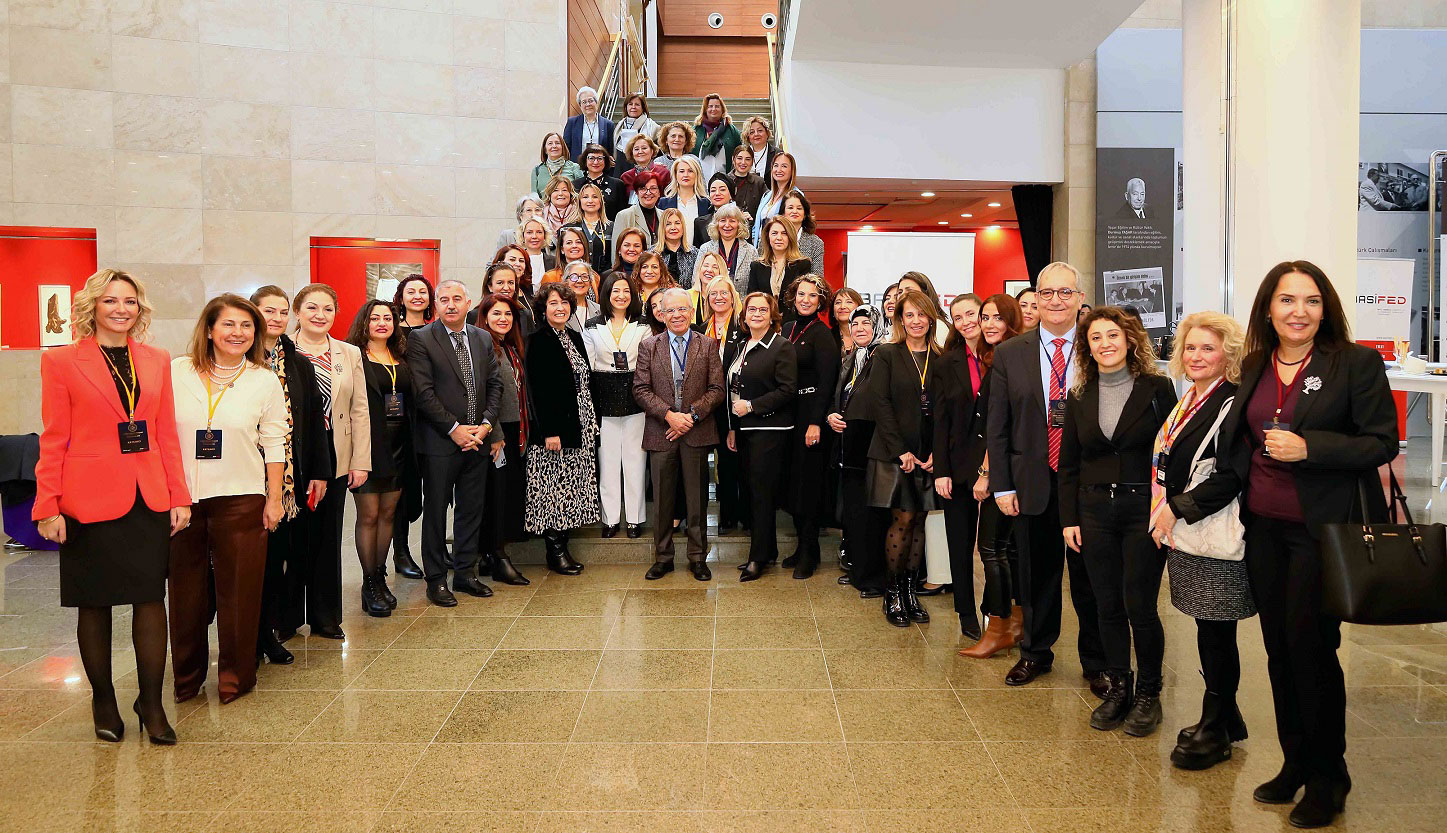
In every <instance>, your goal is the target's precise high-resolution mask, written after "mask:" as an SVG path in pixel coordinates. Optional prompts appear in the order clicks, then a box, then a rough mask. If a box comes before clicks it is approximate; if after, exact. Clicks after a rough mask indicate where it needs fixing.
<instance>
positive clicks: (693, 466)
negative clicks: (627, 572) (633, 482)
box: [648, 442, 710, 564]
mask: <svg viewBox="0 0 1447 833" xmlns="http://www.w3.org/2000/svg"><path fill="white" fill-rule="evenodd" d="M709 449H710V446H704V447H703V448H695V447H693V446H691V445H685V444H684V443H681V442H675V443H674V444H673V447H672V448H670V449H668V450H667V451H650V452H649V453H648V459H649V463H650V464H651V467H652V474H653V508H654V514H653V530H654V531H653V560H654V561H658V562H665V563H670V564H671V563H673V517H674V515H675V514H676V513H675V512H674V510H675V509H676V508H677V507H675V506H674V503H675V502H676V501H677V500H678V484H679V481H680V479H682V482H683V499H684V503H685V505H686V508H687V511H686V513H685V515H684V531H685V532H686V533H687V535H688V560H689V561H690V562H699V563H702V562H704V561H707V560H708V528H707V523H708V517H707V514H706V513H707V511H708V482H707V481H708V452H709Z"/></svg>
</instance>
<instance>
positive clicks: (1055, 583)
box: [1014, 473, 1105, 672]
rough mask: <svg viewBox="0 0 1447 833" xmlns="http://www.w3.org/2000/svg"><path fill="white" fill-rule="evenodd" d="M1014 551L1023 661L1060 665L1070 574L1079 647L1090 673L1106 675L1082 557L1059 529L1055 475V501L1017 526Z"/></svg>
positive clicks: (1017, 521) (1018, 519) (1022, 518)
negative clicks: (1017, 557)
mask: <svg viewBox="0 0 1447 833" xmlns="http://www.w3.org/2000/svg"><path fill="white" fill-rule="evenodd" d="M1014 532H1015V545H1016V546H1017V547H1019V549H1020V570H1019V572H1018V573H1017V577H1018V578H1019V580H1020V581H1019V585H1020V589H1019V591H1018V593H1019V596H1020V604H1021V606H1022V607H1024V608H1025V623H1024V635H1023V637H1022V639H1021V644H1020V657H1021V658H1022V659H1028V660H1032V661H1034V662H1038V663H1041V664H1043V665H1050V664H1051V663H1053V662H1055V651H1054V647H1055V640H1057V639H1059V638H1060V617H1061V612H1062V611H1061V608H1062V601H1061V588H1062V586H1063V584H1064V579H1065V570H1066V568H1067V567H1069V569H1070V601H1071V604H1072V605H1073V606H1074V607H1075V618H1076V619H1077V620H1079V623H1080V636H1079V637H1078V639H1077V641H1076V644H1077V646H1078V648H1079V650H1080V665H1081V668H1083V669H1084V670H1085V671H1086V672H1095V671H1104V670H1105V651H1104V649H1103V648H1102V647H1101V644H1100V621H1099V616H1098V615H1097V613H1096V609H1095V593H1094V592H1092V590H1091V588H1090V579H1089V578H1088V577H1087V576H1086V570H1085V562H1084V561H1083V560H1082V559H1081V557H1080V553H1078V552H1076V551H1075V550H1071V549H1069V548H1068V547H1066V546H1065V538H1064V537H1062V535H1061V527H1060V486H1059V483H1058V481H1057V480H1056V477H1055V475H1054V473H1052V474H1051V475H1050V499H1049V502H1048V503H1047V504H1046V506H1045V511H1044V512H1041V513H1040V514H1038V515H1019V516H1017V517H1016V518H1015V523H1014Z"/></svg>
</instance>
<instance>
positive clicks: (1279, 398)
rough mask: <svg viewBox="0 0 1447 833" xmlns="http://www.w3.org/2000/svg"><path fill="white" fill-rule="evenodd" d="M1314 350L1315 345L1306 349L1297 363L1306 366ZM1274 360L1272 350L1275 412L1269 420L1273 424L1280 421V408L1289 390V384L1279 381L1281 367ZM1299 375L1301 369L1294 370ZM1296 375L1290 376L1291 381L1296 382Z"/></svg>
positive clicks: (1274, 356)
mask: <svg viewBox="0 0 1447 833" xmlns="http://www.w3.org/2000/svg"><path fill="white" fill-rule="evenodd" d="M1315 351H1316V347H1315V346H1313V347H1312V348H1311V349H1310V350H1308V351H1306V358H1304V359H1302V360H1301V361H1299V362H1297V364H1299V365H1301V366H1302V367H1306V363H1307V362H1309V361H1311V354H1312V353H1313V352H1315ZM1276 362H1277V355H1276V352H1275V351H1272V353H1271V372H1272V373H1273V374H1275V375H1276V413H1275V414H1273V415H1272V417H1271V421H1272V423H1273V424H1277V423H1280V421H1281V409H1282V408H1283V407H1285V406H1286V396H1287V394H1288V393H1290V392H1291V384H1288V383H1286V382H1283V381H1281V369H1280V368H1278V367H1277V366H1276ZM1300 375H1301V371H1300V370H1298V371H1296V376H1300ZM1296 376H1292V377H1291V382H1292V383H1295V382H1296Z"/></svg>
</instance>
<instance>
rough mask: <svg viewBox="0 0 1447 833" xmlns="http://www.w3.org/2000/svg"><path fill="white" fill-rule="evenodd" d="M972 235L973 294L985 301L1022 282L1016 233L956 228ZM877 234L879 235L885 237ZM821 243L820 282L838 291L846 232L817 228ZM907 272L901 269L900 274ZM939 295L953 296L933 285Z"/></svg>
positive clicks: (951, 290)
mask: <svg viewBox="0 0 1447 833" xmlns="http://www.w3.org/2000/svg"><path fill="white" fill-rule="evenodd" d="M957 231H973V232H974V233H975V290H974V291H975V294H976V295H979V296H980V297H981V298H986V297H988V296H990V295H993V294H995V293H996V292H1004V291H1005V281H1007V280H1023V279H1024V278H1025V276H1026V274H1027V273H1026V270H1025V250H1024V248H1022V247H1021V245H1020V230H1019V229H1013V228H998V229H957ZM889 233H890V232H887V231H881V232H879V234H889ZM817 234H818V235H819V237H820V238H822V239H823V240H824V279H825V280H827V281H828V282H829V285H830V286H832V287H834V288H835V289H838V288H839V287H841V286H843V285H844V253H845V250H846V249H847V248H848V247H849V230H848V229H838V228H831V229H819V231H818V232H817ZM905 271H908V270H907V269H901V270H900V273H901V274H903V273H904V272H905ZM936 288H937V289H938V290H939V291H940V292H942V293H945V294H954V288H953V287H947V286H937V287H936Z"/></svg>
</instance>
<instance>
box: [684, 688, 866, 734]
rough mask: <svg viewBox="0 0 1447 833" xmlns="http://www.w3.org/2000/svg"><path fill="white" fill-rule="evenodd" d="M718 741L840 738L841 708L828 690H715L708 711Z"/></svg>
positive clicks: (709, 728) (709, 721) (711, 732)
mask: <svg viewBox="0 0 1447 833" xmlns="http://www.w3.org/2000/svg"><path fill="white" fill-rule="evenodd" d="M708 739H709V740H710V741H713V742H715V743H718V742H725V743H740V742H744V743H759V742H804V741H840V740H843V736H842V735H841V734H840V730H839V712H838V710H837V709H836V708H835V705H834V695H833V694H832V693H831V692H828V691H790V692H785V693H783V694H780V693H779V692H776V691H767V690H754V691H745V690H733V691H715V692H713V697H712V700H711V701H710V707H709V713H708Z"/></svg>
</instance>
